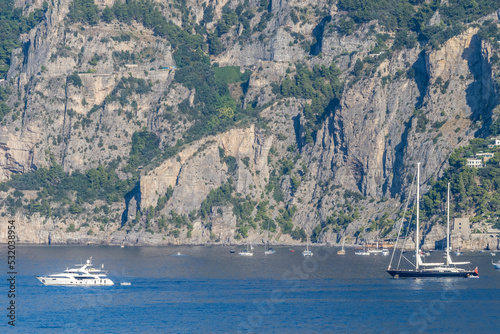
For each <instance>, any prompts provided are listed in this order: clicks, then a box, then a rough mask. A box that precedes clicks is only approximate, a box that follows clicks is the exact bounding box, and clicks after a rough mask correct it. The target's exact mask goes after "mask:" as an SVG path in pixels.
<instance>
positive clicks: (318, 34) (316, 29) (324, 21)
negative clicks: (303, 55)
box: [309, 15, 332, 56]
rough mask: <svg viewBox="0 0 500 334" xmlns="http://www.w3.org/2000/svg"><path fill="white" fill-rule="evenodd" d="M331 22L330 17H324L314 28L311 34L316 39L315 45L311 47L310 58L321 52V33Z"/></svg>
mask: <svg viewBox="0 0 500 334" xmlns="http://www.w3.org/2000/svg"><path fill="white" fill-rule="evenodd" d="M331 20H332V17H331V16H330V15H328V16H325V17H324V18H323V19H322V20H321V21H320V22H319V23H318V25H317V26H316V27H314V29H313V31H312V34H313V36H314V37H315V38H316V43H314V44H313V45H311V48H310V49H309V54H310V55H311V56H317V55H319V54H320V53H321V52H322V50H323V33H324V32H325V25H326V24H327V23H328V22H330V21H331Z"/></svg>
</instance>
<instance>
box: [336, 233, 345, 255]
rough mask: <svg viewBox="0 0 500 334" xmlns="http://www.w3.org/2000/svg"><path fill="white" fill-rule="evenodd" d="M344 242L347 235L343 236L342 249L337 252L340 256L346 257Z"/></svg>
mask: <svg viewBox="0 0 500 334" xmlns="http://www.w3.org/2000/svg"><path fill="white" fill-rule="evenodd" d="M344 242H345V235H344V236H342V249H341V250H339V251H338V252H337V254H338V255H345V249H344Z"/></svg>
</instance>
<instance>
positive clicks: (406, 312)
mask: <svg viewBox="0 0 500 334" xmlns="http://www.w3.org/2000/svg"><path fill="white" fill-rule="evenodd" d="M0 249H1V251H2V254H4V258H5V259H6V257H7V255H6V253H7V252H6V247H5V246H3V247H0ZM230 249H231V248H230V247H194V246H191V247H125V248H120V247H94V246H23V245H18V246H17V249H16V251H17V271H18V275H17V282H16V290H17V294H16V305H17V310H16V312H17V320H16V327H15V330H12V328H11V326H7V320H8V319H7V317H6V315H7V310H6V307H7V305H8V304H7V303H8V299H7V291H8V288H9V286H8V282H7V281H6V280H5V279H2V282H3V283H1V284H0V289H1V290H2V292H1V295H2V299H1V300H2V305H3V306H2V310H3V311H2V317H1V318H0V319H2V320H1V322H2V324H1V326H2V327H1V328H2V329H1V331H2V332H5V329H7V330H9V332H10V331H12V332H19V333H238V332H242V333H406V332H408V333H494V332H497V333H498V331H499V324H500V284H499V283H500V271H495V270H494V269H493V266H492V265H491V261H492V260H494V259H495V260H496V261H498V258H500V253H499V254H498V255H497V256H496V257H493V256H491V255H490V253H489V252H487V253H465V254H464V255H463V256H461V257H460V261H464V260H470V261H472V262H473V263H474V266H475V265H477V266H478V267H479V274H480V278H479V279H425V280H424V279H392V278H390V276H389V275H388V274H387V273H386V272H385V269H386V268H387V265H388V261H389V258H388V257H382V256H381V255H377V256H369V257H363V256H355V255H354V250H353V249H347V255H345V256H339V255H337V254H336V251H337V249H336V248H333V249H332V248H326V247H325V248H314V247H313V248H312V250H313V251H314V256H313V257H312V258H307V259H305V258H304V257H303V256H302V254H301V251H302V250H303V247H294V249H295V252H293V253H292V252H290V251H289V247H279V248H276V250H277V252H276V254H274V255H268V256H265V255H264V248H263V247H255V250H254V252H255V255H254V256H253V257H241V256H238V254H231V253H230V252H229V250H230ZM236 251H238V248H236ZM177 252H180V253H181V254H182V255H181V256H176V255H175V254H177ZM90 256H93V262H94V264H95V265H96V266H97V265H100V264H101V263H104V265H105V269H108V270H109V273H108V275H109V276H110V278H111V279H112V280H113V281H114V282H115V285H114V286H112V287H47V286H42V285H41V283H39V282H38V281H37V280H36V279H35V278H34V275H45V274H49V273H54V272H60V271H63V270H64V269H66V267H71V266H72V265H74V264H76V263H80V261H81V260H83V261H84V260H86V259H87V258H88V257H90ZM6 262H7V261H6V260H5V261H4V264H3V265H2V266H1V267H3V269H2V277H5V273H6V272H7V263H6ZM120 282H130V283H131V284H132V285H131V286H121V285H120V284H119V283H120Z"/></svg>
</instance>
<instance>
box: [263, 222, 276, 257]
mask: <svg viewBox="0 0 500 334" xmlns="http://www.w3.org/2000/svg"><path fill="white" fill-rule="evenodd" d="M269 223H270V220H268V221H267V237H266V238H267V242H266V250H265V251H264V254H265V255H272V254H274V253H276V251H275V250H274V249H272V248H271V247H269Z"/></svg>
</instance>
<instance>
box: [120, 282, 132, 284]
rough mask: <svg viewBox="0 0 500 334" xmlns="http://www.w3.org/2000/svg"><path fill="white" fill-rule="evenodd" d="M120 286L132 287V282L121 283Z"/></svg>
mask: <svg viewBox="0 0 500 334" xmlns="http://www.w3.org/2000/svg"><path fill="white" fill-rule="evenodd" d="M120 285H132V283H130V282H121V283H120Z"/></svg>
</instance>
